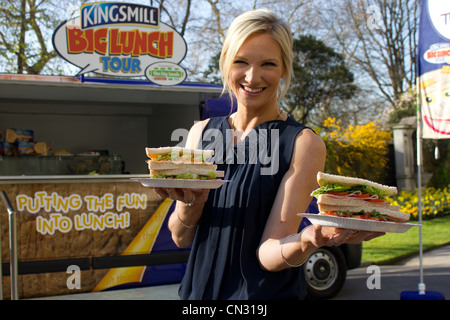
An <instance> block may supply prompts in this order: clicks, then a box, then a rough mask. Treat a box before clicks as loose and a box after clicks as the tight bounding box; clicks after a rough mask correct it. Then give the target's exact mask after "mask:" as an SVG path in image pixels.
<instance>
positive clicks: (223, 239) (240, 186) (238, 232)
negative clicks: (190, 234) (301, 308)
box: [179, 117, 306, 300]
mask: <svg viewBox="0 0 450 320" xmlns="http://www.w3.org/2000/svg"><path fill="white" fill-rule="evenodd" d="M304 128H305V126H303V125H301V124H299V123H297V122H296V121H295V120H293V119H292V118H290V117H288V119H287V120H286V121H281V120H274V121H269V122H265V123H262V124H260V125H258V126H257V127H255V128H254V129H253V130H252V132H251V134H249V135H248V136H247V137H246V139H245V141H242V142H240V143H238V144H236V145H233V143H232V138H231V128H230V125H229V123H228V120H227V117H218V118H211V119H210V120H209V122H208V124H207V126H206V128H205V129H204V131H203V138H202V141H201V142H200V145H199V147H202V148H203V149H214V150H215V155H214V159H212V160H213V161H214V162H215V163H216V164H218V170H223V171H225V177H224V179H225V180H230V182H228V183H225V184H224V185H223V186H222V187H220V188H219V189H215V190H211V191H210V193H209V198H208V200H207V202H206V203H205V206H204V210H203V214H202V217H201V218H200V221H199V224H198V227H197V232H196V235H195V238H194V241H193V243H192V248H191V253H190V256H189V260H188V263H187V267H186V273H185V276H184V278H183V280H182V283H181V286H180V290H179V295H180V298H181V299H193V300H200V299H205V300H210V299H213V300H225V299H233V300H241V299H242V300H251V299H260V300H262V299H303V298H304V297H305V295H306V284H305V279H304V274H303V268H302V267H300V268H289V269H285V270H282V271H279V272H270V271H266V270H264V269H262V268H261V266H260V264H259V261H258V258H257V248H258V247H259V244H260V241H261V237H262V234H263V231H264V227H265V224H266V221H267V219H268V217H269V214H270V210H271V207H272V204H273V202H274V200H275V196H276V193H277V190H278V188H279V185H280V183H281V180H282V178H283V176H284V174H285V173H286V171H287V170H288V169H289V165H290V161H291V158H292V153H293V149H294V143H295V139H296V137H297V135H298V133H299V132H300V131H301V130H303V129H304Z"/></svg>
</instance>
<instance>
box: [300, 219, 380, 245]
mask: <svg viewBox="0 0 450 320" xmlns="http://www.w3.org/2000/svg"><path fill="white" fill-rule="evenodd" d="M308 229H310V230H305V231H306V232H309V233H310V235H309V236H310V241H311V243H312V244H313V245H314V246H315V247H317V248H319V247H323V246H327V247H331V246H340V245H341V244H344V243H349V244H359V243H361V242H363V241H368V240H371V239H374V238H377V237H380V236H382V235H384V234H385V233H384V232H372V231H363V230H350V229H340V228H333V227H323V226H320V225H315V226H312V227H310V228H308Z"/></svg>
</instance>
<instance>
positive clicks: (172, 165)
mask: <svg viewBox="0 0 450 320" xmlns="http://www.w3.org/2000/svg"><path fill="white" fill-rule="evenodd" d="M145 151H146V154H147V157H148V158H149V159H148V160H147V161H146V162H147V164H148V169H149V170H150V178H160V179H161V178H163V179H197V180H215V179H217V178H222V177H223V176H224V173H223V171H218V170H217V166H216V165H215V164H214V163H212V162H208V161H206V159H208V158H210V157H212V156H213V155H214V150H199V149H188V148H181V147H160V148H145Z"/></svg>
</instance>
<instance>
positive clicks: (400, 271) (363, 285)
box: [333, 246, 450, 300]
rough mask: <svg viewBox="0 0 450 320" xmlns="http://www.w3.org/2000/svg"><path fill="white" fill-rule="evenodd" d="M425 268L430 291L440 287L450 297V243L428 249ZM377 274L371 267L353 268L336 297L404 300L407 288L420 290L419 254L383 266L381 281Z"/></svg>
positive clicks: (339, 298) (345, 298)
mask: <svg viewBox="0 0 450 320" xmlns="http://www.w3.org/2000/svg"><path fill="white" fill-rule="evenodd" d="M423 270H424V271H423V274H424V283H425V285H426V291H437V292H439V293H441V294H443V295H444V296H445V299H447V300H450V246H446V247H441V248H438V249H435V250H432V251H429V252H426V253H425V254H424V255H423ZM375 274H376V273H375V271H374V270H371V269H368V268H367V267H362V268H357V269H354V270H349V271H348V273H347V280H346V281H345V284H344V287H343V288H342V290H341V291H340V293H339V294H338V295H337V296H336V297H334V299H333V300H400V296H401V293H402V292H403V291H415V292H417V290H418V289H417V286H418V283H419V281H420V268H419V258H418V257H414V258H412V259H410V260H407V261H405V262H404V263H402V264H398V265H389V266H380V269H379V274H380V278H379V280H380V281H379V282H377V280H376V279H375ZM368 284H369V286H370V287H372V289H369V288H368ZM378 285H379V286H378ZM377 287H379V289H378V288H377Z"/></svg>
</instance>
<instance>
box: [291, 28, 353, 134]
mask: <svg viewBox="0 0 450 320" xmlns="http://www.w3.org/2000/svg"><path fill="white" fill-rule="evenodd" d="M293 68H294V77H295V79H293V81H292V85H291V88H290V90H289V92H288V94H287V101H286V103H285V105H284V106H283V107H284V110H285V111H286V112H287V113H289V114H290V115H291V116H292V117H293V118H295V119H296V120H298V121H300V122H302V123H313V124H316V125H319V124H320V123H322V122H323V120H324V119H325V118H326V117H328V116H339V114H338V112H337V110H338V109H337V108H334V106H336V104H337V103H345V101H346V100H348V99H350V98H351V97H352V96H353V95H354V94H355V92H356V90H357V87H356V86H355V85H354V84H353V80H354V78H353V73H352V72H350V71H349V70H348V68H347V67H346V65H345V62H344V59H343V58H342V56H341V55H340V54H338V53H337V52H335V51H334V50H333V49H332V48H330V47H328V46H326V45H325V44H324V43H323V42H322V41H321V40H318V39H316V38H315V37H313V36H311V35H305V36H300V37H299V38H298V39H294V63H293ZM333 108H334V109H333ZM340 108H341V107H340Z"/></svg>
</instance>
